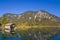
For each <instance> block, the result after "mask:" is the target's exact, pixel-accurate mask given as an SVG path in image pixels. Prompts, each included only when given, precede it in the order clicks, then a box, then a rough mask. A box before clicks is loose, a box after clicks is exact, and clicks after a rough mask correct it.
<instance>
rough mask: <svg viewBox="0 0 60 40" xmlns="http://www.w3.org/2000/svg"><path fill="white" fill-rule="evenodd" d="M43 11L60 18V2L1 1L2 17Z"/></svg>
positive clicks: (47, 0)
mask: <svg viewBox="0 0 60 40" xmlns="http://www.w3.org/2000/svg"><path fill="white" fill-rule="evenodd" d="M41 9H42V10H45V11H48V12H49V13H51V14H54V15H56V16H58V17H60V0H0V16H2V15H3V14H5V13H14V14H20V13H23V12H25V11H29V10H32V11H38V10H41Z"/></svg>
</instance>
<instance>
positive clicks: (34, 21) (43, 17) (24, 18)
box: [0, 10, 60, 26]
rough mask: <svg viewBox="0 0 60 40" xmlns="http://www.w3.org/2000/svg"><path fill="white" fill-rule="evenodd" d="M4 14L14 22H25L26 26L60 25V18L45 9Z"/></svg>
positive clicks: (20, 23)
mask: <svg viewBox="0 0 60 40" xmlns="http://www.w3.org/2000/svg"><path fill="white" fill-rule="evenodd" d="M4 15H5V16H6V18H7V20H8V21H9V22H13V23H16V24H19V25H22V24H23V25H25V26H60V18H59V17H57V16H55V15H53V14H50V13H49V12H47V11H44V10H39V11H27V12H24V13H22V14H12V13H6V14H4ZM2 17H3V16H2ZM2 17H1V18H2ZM1 18H0V20H1Z"/></svg>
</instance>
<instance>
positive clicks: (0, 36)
mask: <svg viewBox="0 0 60 40" xmlns="http://www.w3.org/2000/svg"><path fill="white" fill-rule="evenodd" d="M2 39H3V38H2V34H1V33H0V40H2ZM4 40H23V39H22V38H5V39H4Z"/></svg>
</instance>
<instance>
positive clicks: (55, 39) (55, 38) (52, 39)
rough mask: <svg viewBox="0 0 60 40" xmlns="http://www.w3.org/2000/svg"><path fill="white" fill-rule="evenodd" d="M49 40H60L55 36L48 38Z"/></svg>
mask: <svg viewBox="0 0 60 40" xmlns="http://www.w3.org/2000/svg"><path fill="white" fill-rule="evenodd" d="M50 40H60V35H57V36H55V37H53V38H50Z"/></svg>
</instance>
